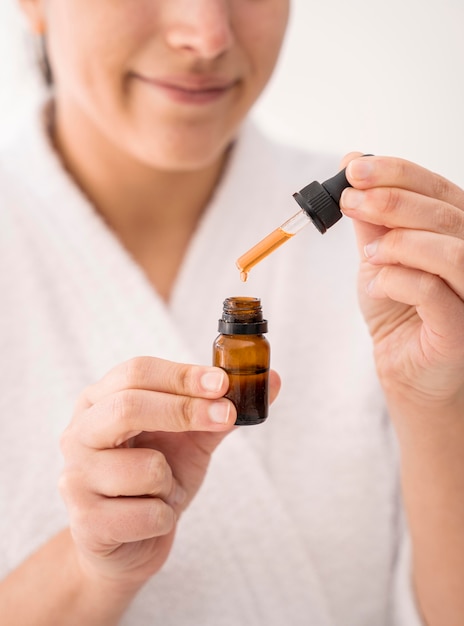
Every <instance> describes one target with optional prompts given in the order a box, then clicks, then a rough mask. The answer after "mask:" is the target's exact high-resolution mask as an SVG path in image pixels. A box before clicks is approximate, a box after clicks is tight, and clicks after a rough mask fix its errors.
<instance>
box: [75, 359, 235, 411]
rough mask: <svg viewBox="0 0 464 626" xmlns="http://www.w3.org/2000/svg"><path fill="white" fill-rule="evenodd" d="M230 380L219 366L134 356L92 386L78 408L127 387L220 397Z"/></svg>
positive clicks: (82, 407)
mask: <svg viewBox="0 0 464 626" xmlns="http://www.w3.org/2000/svg"><path fill="white" fill-rule="evenodd" d="M228 384H229V383H228V379H227V375H226V374H225V372H224V370H222V369H221V368H219V367H206V366H201V365H189V364H186V363H175V362H174V361H167V360H165V359H158V358H155V357H135V358H133V359H130V360H129V361H125V362H124V363H121V364H119V365H117V366H116V367H114V368H113V369H112V370H110V371H109V372H108V374H106V376H104V377H103V378H102V379H101V380H100V381H99V382H98V383H96V384H95V385H91V386H89V387H88V388H87V389H86V390H85V392H84V394H83V396H82V398H81V400H80V404H79V406H78V410H80V409H85V408H87V407H88V406H90V405H92V404H95V403H97V402H98V401H99V400H101V399H102V398H103V397H105V396H108V395H111V394H113V393H115V392H117V391H122V390H124V389H147V390H151V391H161V392H165V393H171V394H177V395H185V396H198V397H204V398H220V397H221V396H223V395H224V394H225V393H226V391H227V388H228Z"/></svg>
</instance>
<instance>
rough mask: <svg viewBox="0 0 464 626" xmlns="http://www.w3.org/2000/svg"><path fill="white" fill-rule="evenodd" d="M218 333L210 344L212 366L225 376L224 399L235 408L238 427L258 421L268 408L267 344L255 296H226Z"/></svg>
mask: <svg viewBox="0 0 464 626" xmlns="http://www.w3.org/2000/svg"><path fill="white" fill-rule="evenodd" d="M218 330H219V332H220V335H219V336H218V337H216V340H215V341H214V344H213V365H217V366H218V367H222V368H223V369H224V370H225V371H226V372H227V374H228V376H229V390H228V392H227V394H226V398H229V399H230V400H232V402H233V403H234V405H235V407H236V409H237V421H236V422H235V423H236V424H237V425H239V426H244V425H247V424H261V422H264V420H265V419H266V418H267V415H268V408H269V397H268V396H269V390H268V387H269V364H270V354H271V350H270V346H269V342H268V340H267V339H266V338H265V337H264V336H263V333H266V332H267V320H265V319H263V311H262V308H261V301H260V299H259V298H246V297H242V298H227V299H226V300H225V301H224V309H223V313H222V318H221V319H220V320H219V327H218Z"/></svg>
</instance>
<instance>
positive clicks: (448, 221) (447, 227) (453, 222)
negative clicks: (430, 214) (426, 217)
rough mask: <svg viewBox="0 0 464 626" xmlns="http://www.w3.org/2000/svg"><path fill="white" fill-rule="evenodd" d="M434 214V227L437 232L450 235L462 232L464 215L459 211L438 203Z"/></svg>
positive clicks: (463, 230) (461, 233) (463, 229)
mask: <svg viewBox="0 0 464 626" xmlns="http://www.w3.org/2000/svg"><path fill="white" fill-rule="evenodd" d="M434 215H435V223H434V228H435V230H437V231H438V232H442V233H446V234H451V235H463V234H464V217H463V215H462V212H461V211H459V210H455V209H450V207H449V206H448V205H440V206H438V207H437V209H436V210H435V213H434Z"/></svg>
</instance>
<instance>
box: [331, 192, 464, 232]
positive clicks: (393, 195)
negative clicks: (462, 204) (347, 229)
mask: <svg viewBox="0 0 464 626" xmlns="http://www.w3.org/2000/svg"><path fill="white" fill-rule="evenodd" d="M340 206H341V208H342V211H343V213H345V215H348V216H349V217H352V218H355V219H357V220H360V221H363V222H368V223H369V224H373V225H376V226H384V227H386V228H396V227H398V226H399V227H402V228H413V229H421V230H429V231H432V232H437V233H443V234H445V235H456V236H457V237H461V238H464V211H461V210H460V209H458V208H457V207H455V206H453V205H451V204H448V203H447V202H443V201H440V200H436V199H434V198H429V197H427V196H423V195H420V194H418V193H415V192H412V191H405V190H404V189H398V188H392V187H376V188H374V189H367V190H364V191H362V190H359V189H353V188H347V189H344V191H343V193H342V196H341V199H340Z"/></svg>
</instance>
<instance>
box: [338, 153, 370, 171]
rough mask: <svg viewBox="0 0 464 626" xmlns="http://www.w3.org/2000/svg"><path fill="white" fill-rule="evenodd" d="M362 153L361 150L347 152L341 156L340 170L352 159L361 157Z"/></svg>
mask: <svg viewBox="0 0 464 626" xmlns="http://www.w3.org/2000/svg"><path fill="white" fill-rule="evenodd" d="M363 154H364V153H363V152H349V153H348V154H346V155H345V156H344V157H343V159H342V161H341V163H340V169H341V170H342V169H343V168H345V167H346V166H347V165H348V163H349V162H350V161H353V160H354V159H358V158H359V157H362V156H363Z"/></svg>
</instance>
